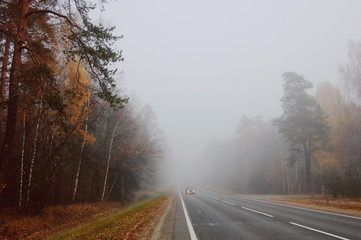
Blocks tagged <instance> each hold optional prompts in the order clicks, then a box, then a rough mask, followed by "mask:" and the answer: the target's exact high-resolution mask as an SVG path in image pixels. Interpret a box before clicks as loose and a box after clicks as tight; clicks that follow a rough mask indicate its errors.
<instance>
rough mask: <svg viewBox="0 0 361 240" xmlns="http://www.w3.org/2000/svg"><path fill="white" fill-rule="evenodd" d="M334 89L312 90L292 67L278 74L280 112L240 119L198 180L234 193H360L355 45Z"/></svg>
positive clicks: (360, 62) (360, 92)
mask: <svg viewBox="0 0 361 240" xmlns="http://www.w3.org/2000/svg"><path fill="white" fill-rule="evenodd" d="M340 78H341V79H342V81H341V83H340V86H336V85H335V84H332V83H330V82H323V83H322V84H320V85H319V86H317V88H316V89H313V85H312V83H311V82H310V81H309V80H307V79H305V78H304V77H303V76H302V75H299V74H297V73H295V72H285V73H284V74H283V75H282V79H283V91H284V94H283V96H282V98H281V101H280V103H281V108H282V114H281V116H279V117H278V118H276V119H271V120H265V119H264V118H263V117H262V116H256V117H248V116H243V117H242V119H241V120H240V121H239V125H238V127H237V129H236V131H235V136H234V137H232V138H230V139H228V140H217V141H213V142H211V143H210V144H209V145H208V148H207V150H206V151H205V153H204V156H203V158H202V159H203V164H207V165H208V166H209V167H208V170H207V171H206V172H205V173H204V176H203V177H204V179H205V181H204V184H207V185H209V186H215V187H218V188H222V189H228V190H230V191H232V192H236V193H247V194H248V193H252V194H259V193H263V194H289V195H291V194H305V193H316V194H324V195H325V194H329V195H331V196H334V197H337V196H344V197H359V196H360V195H361V152H360V147H359V146H360V145H361V134H360V133H361V128H360V126H361V125H360V120H361V106H360V96H361V84H360V83H361V43H355V42H350V44H349V47H348V62H346V63H345V64H344V65H343V66H341V67H340Z"/></svg>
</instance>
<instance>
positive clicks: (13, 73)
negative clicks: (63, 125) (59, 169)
mask: <svg viewBox="0 0 361 240" xmlns="http://www.w3.org/2000/svg"><path fill="white" fill-rule="evenodd" d="M29 3H30V0H20V1H19V11H20V14H19V15H20V16H19V23H18V30H17V34H16V38H15V43H14V54H13V59H12V62H11V69H10V78H9V100H8V114H7V119H6V130H5V134H4V140H3V144H2V147H1V151H0V201H1V200H2V199H3V196H2V195H3V190H4V189H5V188H6V187H7V183H6V182H7V181H6V173H7V170H8V165H9V161H10V159H11V157H12V154H13V152H12V151H13V142H14V136H15V130H16V120H17V110H18V99H19V96H18V94H19V89H18V85H19V68H20V65H21V57H22V48H23V46H24V44H25V41H26V40H25V33H26V27H27V13H28V12H29Z"/></svg>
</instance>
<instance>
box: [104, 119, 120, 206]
mask: <svg viewBox="0 0 361 240" xmlns="http://www.w3.org/2000/svg"><path fill="white" fill-rule="evenodd" d="M119 122H120V118H119V120H118V122H117V124H115V126H114V129H113V133H112V138H111V139H110V144H109V151H108V160H107V169H106V171H105V177H104V184H103V193H102V198H101V201H102V202H103V201H104V196H105V190H106V186H107V181H108V173H109V165H110V158H111V156H112V147H113V140H114V137H115V132H116V130H117V127H118V124H119Z"/></svg>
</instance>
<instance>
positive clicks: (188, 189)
mask: <svg viewBox="0 0 361 240" xmlns="http://www.w3.org/2000/svg"><path fill="white" fill-rule="evenodd" d="M186 194H196V189H195V188H194V187H186Z"/></svg>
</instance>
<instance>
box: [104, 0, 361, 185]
mask: <svg viewBox="0 0 361 240" xmlns="http://www.w3.org/2000/svg"><path fill="white" fill-rule="evenodd" d="M360 9H361V1H358V0H354V1H351V0H348V1H344V0H339V1H331V0H324V1H311V0H310V1H290V0H284V1H276V0H274V1H253V0H252V1H239V0H225V1H210V0H196V1H194V0H193V1H191V0H182V1H175V0H174V1H166V0H163V1H162V0H152V1H149V0H143V1H141V0H132V1H126V0H118V1H114V2H113V1H112V2H110V3H109V4H108V5H106V7H105V11H104V12H103V13H101V19H102V20H103V21H104V22H105V23H106V24H107V25H113V26H116V33H117V34H118V35H124V38H123V39H122V40H121V41H119V44H118V45H117V48H118V49H121V50H122V51H123V55H124V62H122V63H120V64H119V65H118V66H117V67H118V68H119V69H121V70H122V71H123V72H124V74H123V79H124V81H123V86H124V87H125V88H126V89H127V91H128V92H132V93H133V92H134V93H135V94H136V96H137V98H138V99H140V101H141V102H143V103H146V104H149V105H150V106H151V107H152V108H153V110H154V112H155V115H156V116H157V123H158V125H159V127H160V128H161V129H162V131H163V134H164V136H165V139H166V142H167V145H168V148H169V149H170V150H169V152H170V153H169V154H168V155H169V156H171V157H169V158H171V159H169V161H170V163H169V165H171V166H173V170H174V171H175V172H176V173H174V174H171V175H173V176H174V175H178V176H182V177H184V178H188V179H189V178H191V177H190V176H191V175H192V174H193V173H194V175H195V176H198V178H200V176H202V174H203V173H204V174H205V172H207V166H208V165H210V161H207V159H211V157H210V156H209V155H212V156H213V157H214V156H215V155H217V153H218V152H217V153H214V154H211V153H210V152H209V151H207V150H210V149H212V146H215V145H217V146H219V144H215V143H217V142H218V143H219V142H222V144H226V145H227V144H230V143H229V141H231V142H232V141H233V140H232V139H233V138H235V137H236V136H235V133H236V131H237V129H238V126H239V122H240V120H241V119H242V116H248V117H254V116H258V115H261V116H263V119H264V121H265V122H268V121H269V120H270V119H274V118H276V117H278V116H279V115H280V114H281V107H280V98H281V97H282V91H283V90H282V74H283V73H284V72H286V71H294V72H297V73H298V74H301V75H303V76H304V77H305V78H306V79H307V80H309V81H311V82H312V83H313V85H314V86H315V88H316V87H317V86H318V85H319V84H320V83H322V82H324V81H329V82H331V83H333V84H335V85H338V84H339V81H340V74H339V68H340V66H341V64H343V63H345V62H346V60H347V51H348V47H347V46H348V43H349V41H352V40H353V41H360V40H361V31H360V24H359V23H360V22H361V14H360ZM222 144H221V145H222ZM230 145H231V144H230ZM214 148H216V147H214ZM234 148H235V149H236V147H234ZM222 151H223V152H227V153H228V154H230V152H231V150H229V151H226V150H224V149H223V150H222ZM222 151H220V153H222ZM222 157H224V156H223V155H221V154H219V158H222ZM229 167H230V168H231V166H229ZM212 169H213V170H214V167H213V168H212ZM209 172H211V170H209V171H208V173H209ZM226 174H227V173H226Z"/></svg>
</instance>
